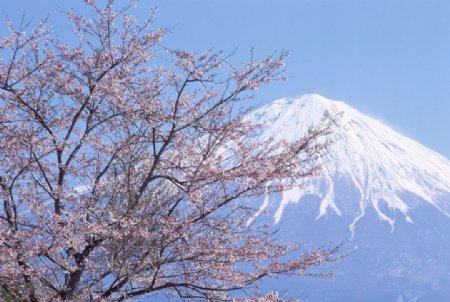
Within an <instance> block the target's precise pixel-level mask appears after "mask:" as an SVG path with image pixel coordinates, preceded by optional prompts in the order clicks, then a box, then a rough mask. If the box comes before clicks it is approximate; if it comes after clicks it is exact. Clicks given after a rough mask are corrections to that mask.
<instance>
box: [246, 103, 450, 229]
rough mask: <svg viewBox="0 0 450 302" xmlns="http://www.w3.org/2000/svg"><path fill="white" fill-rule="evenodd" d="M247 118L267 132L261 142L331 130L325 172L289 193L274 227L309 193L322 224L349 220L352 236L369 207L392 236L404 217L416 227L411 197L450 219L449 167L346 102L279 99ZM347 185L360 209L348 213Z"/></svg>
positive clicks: (322, 161)
mask: <svg viewBox="0 0 450 302" xmlns="http://www.w3.org/2000/svg"><path fill="white" fill-rule="evenodd" d="M249 117H250V118H251V119H255V120H257V121H258V122H259V123H261V124H263V125H264V127H263V128H262V130H261V133H260V135H261V136H262V137H263V138H267V139H275V140H277V139H286V140H288V141H289V140H294V139H297V138H300V137H302V136H303V135H304V134H305V133H306V131H307V130H308V129H309V127H311V126H315V125H318V124H320V123H327V124H329V125H330V126H331V129H332V131H331V133H330V134H329V135H328V137H327V138H326V139H327V140H328V141H329V149H328V152H327V153H326V154H324V155H323V156H322V157H321V158H320V159H319V165H320V166H321V172H320V173H319V175H318V176H317V177H315V178H312V179H309V180H307V181H306V182H305V183H302V184H301V185H300V186H299V187H298V188H295V189H293V190H291V191H289V192H285V193H284V194H283V198H282V200H281V201H279V204H278V209H277V211H276V214H275V220H276V222H278V221H279V220H280V219H281V217H282V214H283V211H284V209H285V207H286V206H287V205H288V204H290V203H298V202H299V201H300V199H301V198H302V197H303V196H305V195H307V194H313V195H316V196H318V197H319V198H320V200H321V204H320V211H319V213H317V218H320V217H323V216H326V215H327V214H329V213H330V212H334V213H335V214H337V215H342V216H350V217H352V223H351V225H350V226H349V227H350V230H351V231H352V232H353V231H354V229H355V226H356V224H357V222H358V221H359V219H361V218H362V217H363V216H364V215H365V213H366V210H367V209H368V208H369V207H371V208H373V209H374V210H375V211H376V213H377V214H378V217H379V218H380V219H382V220H384V221H386V222H388V223H389V224H390V225H391V228H392V229H393V228H394V224H395V221H396V219H398V218H399V217H402V216H403V218H404V219H405V220H406V221H408V222H411V223H412V222H413V221H412V220H411V218H410V217H409V216H408V211H409V210H410V209H411V208H412V207H414V205H413V204H411V202H407V201H406V200H405V196H406V195H408V194H412V195H413V196H415V197H416V198H417V199H418V200H420V202H425V203H428V204H431V205H433V206H434V207H435V208H436V209H438V210H439V211H441V212H442V213H444V214H445V215H446V216H449V217H450V203H449V202H448V200H444V199H445V198H444V197H443V196H444V194H448V193H450V161H449V160H448V159H446V158H444V157H443V156H441V155H439V154H437V153H435V152H433V151H432V150H430V149H428V148H427V147H425V146H423V145H421V144H419V143H418V142H416V141H414V140H412V139H410V138H408V137H405V136H403V135H401V134H399V133H398V132H396V131H394V130H392V129H391V128H389V127H387V126H386V125H384V124H382V123H380V122H379V121H377V120H375V119H373V118H371V117H369V116H367V115H364V114H362V113H360V112H359V111H357V110H356V109H354V108H352V107H351V106H349V105H347V104H346V103H344V102H341V101H335V100H329V99H327V98H325V97H323V96H321V95H319V94H307V95H304V96H301V97H297V98H283V99H279V100H276V101H274V102H273V103H272V104H268V105H266V106H263V107H262V108H260V109H258V110H255V111H254V112H252V113H250V114H249ZM342 183H346V184H349V185H350V186H351V187H352V188H353V189H354V190H355V191H356V195H357V196H358V197H357V199H358V200H357V203H354V204H356V205H357V206H353V207H350V208H349V206H348V204H345V202H346V201H345V199H342V200H340V199H339V198H337V197H338V196H339V195H342V192H340V191H342V188H341V187H342V186H341V184H342ZM447 196H448V195H447ZM270 198H271V197H270V196H269V197H267V198H266V200H265V202H264V205H263V208H264V207H267V206H268V205H269V203H270V202H271V200H270ZM408 200H409V199H408ZM399 213H400V214H402V215H397V214H399Z"/></svg>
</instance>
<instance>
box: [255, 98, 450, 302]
mask: <svg viewBox="0 0 450 302" xmlns="http://www.w3.org/2000/svg"><path fill="white" fill-rule="evenodd" d="M248 118H250V119H254V120H256V121H257V122H258V123H261V124H263V127H262V128H261V129H260V130H259V133H258V135H260V136H261V137H262V138H270V139H272V140H273V141H274V142H276V141H277V140H280V139H286V140H288V141H289V140H294V139H297V138H299V137H301V136H302V135H303V134H305V133H306V131H307V130H308V129H309V128H310V127H311V126H315V125H319V124H323V123H327V124H329V125H330V126H331V130H330V133H329V134H328V135H327V137H326V139H327V140H328V141H329V147H328V148H327V150H326V151H327V152H325V153H324V154H323V155H321V156H320V157H319V158H318V161H319V165H320V171H319V173H318V174H317V175H316V176H314V177H313V178H309V179H307V180H304V181H302V182H301V183H299V186H298V187H295V188H294V189H291V190H289V191H286V192H283V193H276V194H271V195H268V196H265V197H264V198H263V199H261V200H257V201H255V202H257V203H258V206H259V208H260V209H261V210H269V211H271V213H273V217H272V222H273V224H275V225H276V227H277V228H278V229H279V234H280V236H281V237H282V239H283V240H291V241H292V240H296V241H306V246H307V247H311V248H312V247H316V246H318V245H323V244H324V243H327V244H331V245H332V244H338V243H339V242H341V241H343V240H346V241H347V243H346V244H345V245H344V247H345V248H347V249H350V250H352V251H353V252H352V253H351V254H350V255H349V256H348V257H347V258H345V260H344V261H342V262H339V263H335V264H333V265H330V266H329V267H326V269H329V270H331V271H333V273H334V277H333V278H332V279H331V280H328V279H326V280H323V279H318V278H304V279H302V280H301V281H298V280H296V281H295V280H291V279H286V280H283V282H281V283H280V282H277V283H276V284H277V285H276V289H277V290H279V291H283V290H285V291H286V292H288V293H289V294H291V293H292V294H295V295H298V294H300V296H302V297H303V301H395V302H406V301H409V302H412V301H450V161H449V160H448V159H446V158H445V157H443V156H441V155H439V154H437V153H436V152H434V151H432V150H430V149H428V148H427V147H425V146H423V145H421V144H420V143H418V142H416V141H414V140H412V139H410V138H407V137H405V136H403V135H401V134H399V133H398V132H396V131H394V130H392V129H391V128H389V127H387V126H386V125H384V124H383V123H381V122H379V121H377V120H375V119H373V118H371V117H369V116H367V115H364V114H362V113H360V112H358V111H357V110H356V109H354V108H352V107H350V106H348V105H347V104H345V103H344V102H341V101H335V100H329V99H326V98H324V97H322V96H320V95H317V94H309V95H305V96H302V97H300V98H284V99H280V100H276V101H274V102H273V103H272V104H269V105H266V106H264V107H262V108H260V109H257V110H255V111H253V112H251V113H249V115H248ZM258 218H259V217H256V219H258ZM261 219H262V218H261ZM322 269H323V268H322V267H321V268H319V270H322ZM274 284H275V283H274ZM280 284H281V285H280ZM269 286H271V285H269ZM273 286H275V285H273Z"/></svg>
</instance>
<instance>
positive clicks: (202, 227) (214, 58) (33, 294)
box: [0, 1, 337, 302]
mask: <svg viewBox="0 0 450 302" xmlns="http://www.w3.org/2000/svg"><path fill="white" fill-rule="evenodd" d="M85 3H86V5H87V6H88V7H89V8H90V9H91V12H92V16H91V17H90V18H88V17H86V16H83V15H80V14H76V13H75V12H74V11H68V12H67V18H68V21H69V22H70V24H71V26H72V28H73V33H74V36H76V37H77V38H76V39H73V38H72V39H68V40H69V42H67V43H66V42H64V41H61V40H59V39H56V38H55V35H54V34H53V32H52V30H51V29H49V27H48V22H47V21H46V20H44V21H42V22H40V23H39V24H38V25H37V26H36V27H35V28H34V29H33V28H31V27H30V25H29V24H27V23H26V22H24V21H23V22H22V23H21V24H20V25H18V26H13V24H12V22H11V21H8V20H7V21H6V24H7V26H8V28H9V33H8V34H6V35H5V36H3V37H1V42H0V51H1V56H0V192H1V195H0V201H1V203H2V207H1V210H0V298H1V299H2V301H30V302H33V301H126V300H132V299H134V298H138V297H145V299H147V298H148V299H149V300H148V301H152V299H151V297H152V295H155V294H164V295H167V296H169V297H171V299H184V300H186V301H191V300H200V301H227V300H233V299H238V298H239V297H240V298H239V299H241V300H239V301H244V300H246V301H281V299H279V298H278V295H277V294H276V293H269V294H268V295H267V296H258V293H257V292H256V291H255V293H254V295H253V292H252V291H249V289H251V288H255V285H256V284H257V282H258V281H259V280H261V279H263V278H265V277H268V276H279V275H297V276H301V275H304V274H305V271H306V270H307V269H308V268H310V267H313V266H316V265H320V264H322V263H324V262H328V261H333V260H335V259H336V258H337V256H336V250H335V249H318V250H313V251H309V252H304V251H302V250H300V247H301V245H299V244H297V243H292V244H282V243H278V242H277V241H276V240H274V236H273V234H274V233H273V230H272V229H271V228H270V227H268V226H265V225H262V224H261V223H258V222H257V221H256V222H254V223H248V221H249V219H250V218H252V217H253V216H254V214H255V209H253V208H251V207H250V206H249V205H247V198H249V197H254V196H260V195H262V194H269V193H271V192H280V191H283V190H286V189H287V188H288V187H287V185H286V184H284V185H283V182H282V181H281V180H283V179H287V178H297V179H301V178H304V177H310V176H311V175H312V174H313V173H314V171H315V170H316V167H315V165H311V164H310V163H311V158H313V157H314V156H315V154H317V153H318V152H319V151H320V150H322V149H323V148H324V147H325V146H324V145H323V143H321V140H320V137H321V136H322V135H323V133H324V130H323V129H322V130H318V129H316V130H311V131H310V132H309V133H308V134H307V135H306V136H305V137H299V138H298V140H297V141H295V142H293V143H287V142H284V141H279V140H278V141H276V142H275V141H262V140H261V139H258V137H257V136H256V135H255V133H256V132H255V131H257V129H258V128H259V127H260V125H258V124H257V121H254V120H249V119H248V118H246V115H245V112H246V111H245V110H244V109H242V108H246V107H248V104H250V103H249V102H250V100H251V94H252V91H254V90H255V89H257V88H258V87H260V86H261V85H264V84H267V83H269V82H271V81H273V80H277V79H280V77H281V75H282V68H283V60H284V58H285V56H286V54H285V53H281V54H280V55H278V56H270V57H267V58H263V59H261V60H257V59H256V58H255V57H254V56H253V55H251V56H250V58H249V62H248V63H245V64H241V65H236V64H234V65H233V64H231V63H230V62H231V61H232V58H231V57H230V56H228V55H225V54H224V53H223V52H220V51H219V52H215V51H206V52H204V53H190V52H186V51H182V50H178V49H167V48H165V47H163V46H162V44H161V39H162V38H163V36H164V35H165V34H166V31H165V30H161V29H154V28H153V24H152V16H150V18H149V19H148V20H144V21H143V22H138V20H137V19H136V18H135V17H133V16H131V15H130V8H131V6H127V7H125V8H117V7H116V5H114V4H113V1H107V3H106V4H104V5H97V4H96V3H95V1H85ZM74 41H76V42H74ZM305 163H308V165H306V164H305ZM244 289H245V290H246V291H245V294H242V293H243V291H242V290H244ZM235 293H236V294H235ZM239 293H241V294H239ZM236 301H238V300H236Z"/></svg>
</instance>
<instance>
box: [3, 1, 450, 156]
mask: <svg viewBox="0 0 450 302" xmlns="http://www.w3.org/2000/svg"><path fill="white" fill-rule="evenodd" d="M122 1H123V2H125V1H124V0H119V1H118V2H122ZM3 2H4V3H2V9H3V11H4V12H5V13H7V14H8V15H10V16H11V17H13V18H14V19H17V18H18V17H19V16H20V15H21V14H22V13H23V12H24V11H25V12H26V14H27V16H34V17H35V18H38V17H41V16H44V15H46V14H47V13H50V14H51V16H53V19H55V20H56V21H55V22H56V24H58V26H59V30H60V32H61V33H63V32H64V31H65V30H67V27H66V26H65V25H64V23H62V22H61V16H57V14H56V13H55V11H56V9H57V8H59V7H74V8H77V7H80V6H81V5H80V4H81V0H73V1H57V0H43V1H32V0H16V1H3ZM139 3H140V6H139V9H137V10H136V11H135V12H136V13H137V14H138V15H143V14H144V12H145V11H146V10H147V8H150V7H153V6H157V7H158V8H159V9H158V11H159V13H158V20H157V24H158V25H161V26H175V29H174V31H173V33H172V34H171V35H170V36H169V37H167V38H166V39H165V41H164V43H165V44H166V45H168V46H176V47H179V48H185V49H188V50H199V51H201V50H205V49H207V48H215V49H224V50H229V51H231V50H233V49H235V48H236V47H238V52H237V56H238V57H237V59H239V60H240V61H245V55H246V54H247V50H248V49H249V48H250V47H255V49H256V53H257V54H258V55H259V56H261V57H262V56H263V55H266V54H271V53H273V52H274V51H277V50H278V51H279V50H289V51H290V56H289V59H288V61H287V75H288V76H289V78H290V79H289V81H287V82H280V83H276V84H274V85H271V86H269V87H268V88H264V89H262V90H260V91H259V92H258V93H257V100H258V101H259V102H260V103H261V104H262V103H266V102H270V101H271V100H273V99H276V98H280V97H283V96H297V95H302V94H304V93H311V92H317V93H320V94H322V95H323V96H325V97H328V98H332V99H339V100H344V101H346V102H347V103H348V104H350V105H351V106H353V107H355V108H357V109H359V110H360V111H362V112H365V113H367V114H369V115H371V116H373V117H375V118H377V119H379V120H382V121H383V122H385V123H386V124H387V125H389V126H391V127H393V128H394V129H396V130H398V131H399V132H401V133H403V134H405V135H407V136H409V137H411V138H413V139H416V140H418V141H419V142H421V143H422V144H424V145H426V146H428V147H430V148H431V149H433V150H435V151H437V152H439V153H441V154H442V155H444V156H446V157H447V158H450V1H448V0H441V1H437V0H420V1H419V0H376V1H374V0H373V1H369V0H340V1H332V0H327V1H325V0H278V1H275V0H271V1H264V0H227V1H220V0H160V1H153V0H140V1H139ZM241 56H242V57H241Z"/></svg>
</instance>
